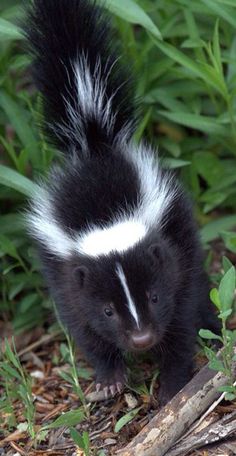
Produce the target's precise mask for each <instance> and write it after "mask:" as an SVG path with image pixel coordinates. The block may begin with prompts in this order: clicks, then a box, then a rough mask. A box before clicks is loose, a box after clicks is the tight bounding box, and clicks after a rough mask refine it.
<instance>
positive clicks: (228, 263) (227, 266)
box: [222, 256, 233, 273]
mask: <svg viewBox="0 0 236 456" xmlns="http://www.w3.org/2000/svg"><path fill="white" fill-rule="evenodd" d="M222 264H223V269H224V273H226V272H227V271H228V270H229V269H230V268H232V266H233V264H232V263H231V261H230V260H229V259H228V258H227V257H225V256H223V259H222Z"/></svg>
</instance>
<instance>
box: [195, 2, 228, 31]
mask: <svg viewBox="0 0 236 456" xmlns="http://www.w3.org/2000/svg"><path fill="white" fill-rule="evenodd" d="M201 1H202V2H203V3H204V4H205V5H207V6H208V8H210V9H211V10H212V11H214V13H215V14H216V15H217V16H219V17H221V18H222V19H224V20H225V21H227V22H228V23H229V24H230V25H232V26H233V27H234V28H236V15H235V11H234V10H233V9H231V8H230V7H227V6H222V5H221V4H220V3H219V2H218V1H216V0H201ZM234 6H235V5H234Z"/></svg>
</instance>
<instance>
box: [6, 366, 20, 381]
mask: <svg viewBox="0 0 236 456" xmlns="http://www.w3.org/2000/svg"><path fill="white" fill-rule="evenodd" d="M2 368H3V369H4V370H5V371H6V372H7V373H8V374H9V375H10V377H12V378H14V379H17V380H21V375H20V374H19V372H18V371H17V370H16V369H14V367H12V366H10V365H9V364H7V363H3V365H2Z"/></svg>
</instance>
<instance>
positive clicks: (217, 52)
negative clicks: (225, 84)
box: [213, 19, 223, 75]
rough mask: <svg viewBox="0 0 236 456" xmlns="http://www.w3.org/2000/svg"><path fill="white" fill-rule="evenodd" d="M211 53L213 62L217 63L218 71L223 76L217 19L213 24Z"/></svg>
mask: <svg viewBox="0 0 236 456" xmlns="http://www.w3.org/2000/svg"><path fill="white" fill-rule="evenodd" d="M213 53H214V57H215V61H216V63H217V67H218V70H219V71H220V72H221V73H222V75H223V67H222V59H221V52H220V39H219V19H217V21H216V24H215V30H214V36H213Z"/></svg>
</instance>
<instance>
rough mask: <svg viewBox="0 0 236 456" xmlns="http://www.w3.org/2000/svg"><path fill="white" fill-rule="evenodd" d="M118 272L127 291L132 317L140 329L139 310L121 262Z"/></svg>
mask: <svg viewBox="0 0 236 456" xmlns="http://www.w3.org/2000/svg"><path fill="white" fill-rule="evenodd" d="M116 273H117V275H118V277H119V279H120V281H121V285H122V287H123V289H124V292H125V295H126V298H127V303H128V308H129V311H130V313H131V315H132V317H133V318H134V320H135V322H136V324H137V327H138V328H139V329H140V324H139V317H138V313H137V310H136V307H135V303H134V301H133V298H132V296H131V294H130V291H129V287H128V284H127V280H126V277H125V274H124V271H123V268H122V266H121V264H120V263H117V267H116Z"/></svg>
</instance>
